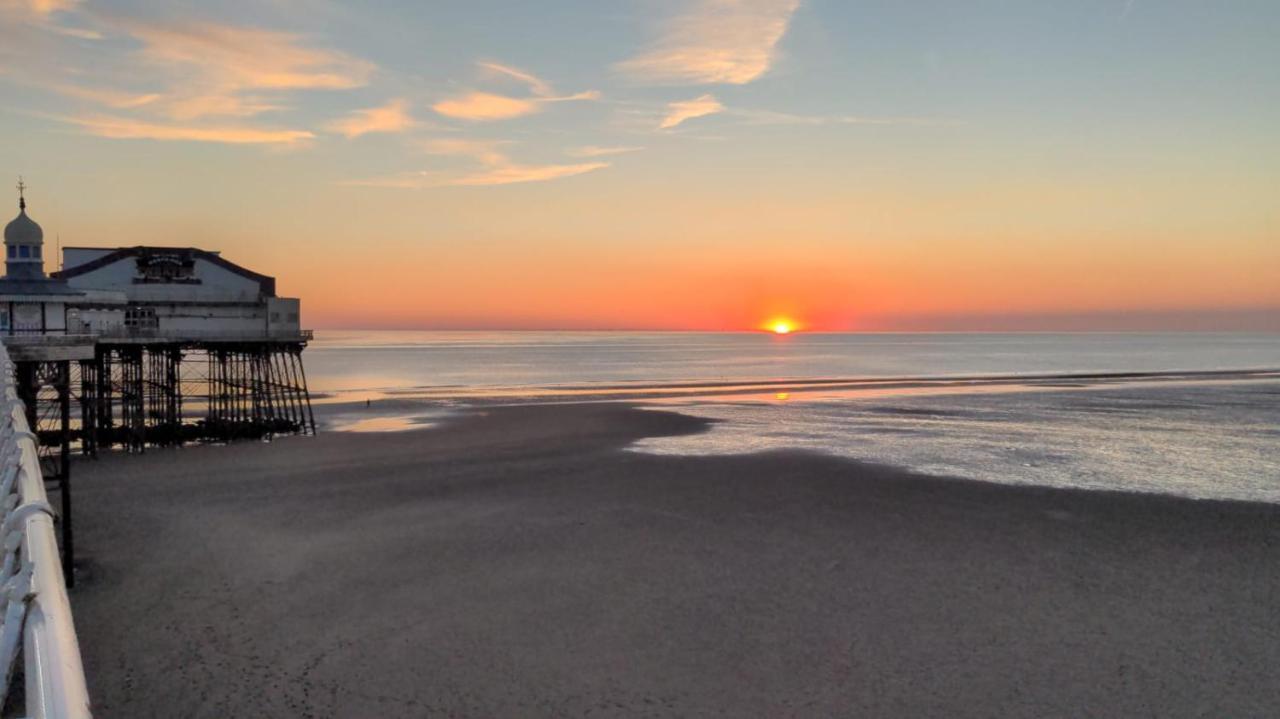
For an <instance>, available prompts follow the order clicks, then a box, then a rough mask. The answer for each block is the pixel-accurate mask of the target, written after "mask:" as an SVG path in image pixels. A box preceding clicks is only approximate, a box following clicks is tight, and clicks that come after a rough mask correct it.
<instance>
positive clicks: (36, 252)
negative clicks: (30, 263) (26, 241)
mask: <svg viewBox="0 0 1280 719" xmlns="http://www.w3.org/2000/svg"><path fill="white" fill-rule="evenodd" d="M31 256H32V257H35V258H37V259H39V258H40V245H36V246H35V247H32V248H31Z"/></svg>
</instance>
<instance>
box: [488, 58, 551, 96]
mask: <svg viewBox="0 0 1280 719" xmlns="http://www.w3.org/2000/svg"><path fill="white" fill-rule="evenodd" d="M476 64H477V65H479V66H480V67H481V68H483V69H485V70H488V71H490V72H492V73H494V74H497V75H505V76H507V77H510V78H514V79H516V80H519V81H520V82H523V83H525V84H527V85H528V86H529V90H530V91H531V92H533V94H535V95H538V96H540V97H548V96H550V95H554V94H555V91H554V90H552V89H551V85H549V84H547V82H546V81H545V80H543V79H542V78H540V77H538V76H536V75H534V74H533V73H531V72H525V71H524V70H521V69H519V68H514V67H511V66H509V65H503V64H501V63H497V62H479V63H476Z"/></svg>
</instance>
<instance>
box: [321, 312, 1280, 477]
mask: <svg viewBox="0 0 1280 719" xmlns="http://www.w3.org/2000/svg"><path fill="white" fill-rule="evenodd" d="M305 357H306V366H307V372H308V375H309V379H310V383H311V387H312V390H313V392H315V393H317V395H319V397H320V399H319V404H320V405H322V406H321V416H322V417H324V418H325V421H326V423H327V424H328V426H330V427H331V428H335V429H352V430H357V431H358V430H375V429H399V428H406V427H412V426H421V425H422V424H425V423H430V422H431V421H433V419H435V418H437V417H439V416H441V415H443V414H446V413H448V412H451V411H456V409H457V408H458V407H460V406H466V405H471V404H476V403H483V402H518V401H530V400H534V401H557V400H584V399H586V400H610V399H630V400H634V401H640V402H642V403H644V404H647V405H652V406H655V407H665V408H676V409H678V410H679V411H682V412H686V413H689V414H696V415H699V416H705V417H709V418H714V419H716V420H719V422H718V423H717V424H716V425H715V426H714V427H713V429H712V430H711V431H709V432H707V433H705V434H701V435H697V436H691V437H681V438H663V439H654V440H645V441H642V442H640V443H638V444H637V445H636V446H635V447H634V448H633V449H634V450H635V451H644V452H655V453H664V454H705V453H737V452H756V451H768V450H775V449H805V450H812V451H817V452H824V453H830V454H836V455H841V456H847V457H851V458H855V459H862V460H867V461H874V462H881V463H887V464H894V465H898V466H904V467H909V468H913V469H916V470H919V471H924V472H930V473H935V474H945V475H952V476H962V477H969V478H974V479H982V480H988V481H996V482H1008V483H1027V484H1042V485H1051V486H1070V487H1086V488H1093V489H1105V490H1125V491H1148V492H1164V493H1173V494H1180V495H1184V496H1192V497H1199V498H1222V499H1245V500H1260V501H1270V502H1280V373H1277V372H1272V370H1278V369H1280V335H1273V334H1272V335H1268V334H805V333H801V334H793V335H788V336H773V335H767V334H761V333H723V334H713V333H644V332H352V331H342V332H339V331H328V332H325V331H321V332H318V333H317V337H316V341H315V342H314V343H313V344H312V345H311V346H310V347H309V348H308V350H307V352H306V355H305ZM1082 375H1092V376H1082ZM366 400H371V401H372V403H371V408H370V409H365V407H364V403H365V401H366Z"/></svg>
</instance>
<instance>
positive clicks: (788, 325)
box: [766, 319, 796, 335]
mask: <svg viewBox="0 0 1280 719" xmlns="http://www.w3.org/2000/svg"><path fill="white" fill-rule="evenodd" d="M766 328H767V329H768V330H769V331H770V332H772V333H774V334H775V335H785V334H791V332H792V331H793V330H795V328H796V326H795V323H793V322H792V321H791V320H781V319H780V320H773V321H772V322H770V323H769V324H768V325H767V326H766Z"/></svg>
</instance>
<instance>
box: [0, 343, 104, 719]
mask: <svg viewBox="0 0 1280 719" xmlns="http://www.w3.org/2000/svg"><path fill="white" fill-rule="evenodd" d="M13 371H14V364H13V362H12V361H10V359H9V353H8V350H6V349H5V348H4V346H3V345H2V344H0V389H2V390H3V391H2V393H0V407H3V414H2V415H0V516H2V517H3V519H2V520H0V544H2V546H3V551H2V552H0V556H3V565H2V566H0V667H3V670H4V683H3V685H0V706H3V705H4V703H5V700H6V699H7V698H8V695H9V693H10V692H9V690H10V688H11V686H10V685H11V683H12V678H13V673H14V669H15V668H16V664H17V661H18V656H19V649H21V656H22V663H23V675H24V677H25V682H24V685H25V689H26V692H25V695H24V697H25V698H24V701H25V711H23V713H22V714H21V716H24V717H31V719H89V717H91V716H92V712H91V710H90V707H89V693H88V690H87V688H86V687H85V679H84V667H83V666H82V664H81V661H80V645H79V642H78V641H77V640H76V630H75V625H74V624H73V623H72V620H71V604H70V603H69V602H68V600H67V588H66V583H65V581H64V577H63V575H62V564H61V562H60V561H59V557H58V543H57V539H56V535H55V533H54V524H53V522H54V510H53V507H52V506H50V504H49V500H48V497H47V496H46V495H45V490H44V477H43V476H42V475H41V472H40V461H39V458H38V457H37V455H36V444H35V439H36V437H35V435H34V434H33V433H32V432H31V428H30V426H29V425H28V424H27V413H26V409H25V407H24V405H23V404H22V402H21V401H19V399H18V394H17V391H16V389H15V387H14V376H13Z"/></svg>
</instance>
